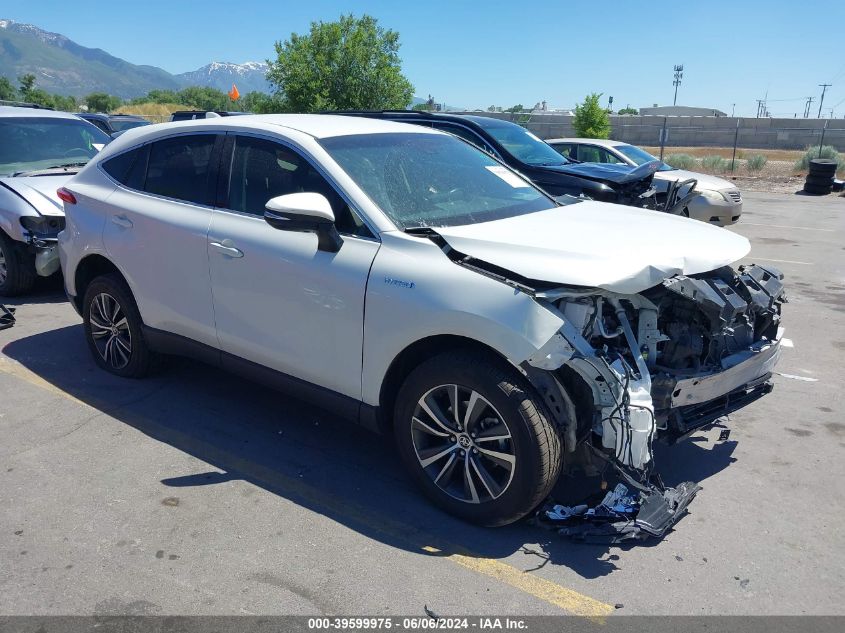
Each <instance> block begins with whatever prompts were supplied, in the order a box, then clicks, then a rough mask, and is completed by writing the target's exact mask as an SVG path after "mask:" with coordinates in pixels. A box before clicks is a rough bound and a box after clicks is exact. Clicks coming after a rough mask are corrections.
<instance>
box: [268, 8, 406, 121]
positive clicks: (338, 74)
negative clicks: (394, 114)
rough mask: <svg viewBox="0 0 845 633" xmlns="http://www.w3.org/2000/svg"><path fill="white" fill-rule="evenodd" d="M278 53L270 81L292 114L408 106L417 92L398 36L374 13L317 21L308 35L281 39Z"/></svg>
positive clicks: (313, 23) (277, 47) (273, 63)
mask: <svg viewBox="0 0 845 633" xmlns="http://www.w3.org/2000/svg"><path fill="white" fill-rule="evenodd" d="M276 56H277V57H276V61H270V62H269V64H270V69H269V70H268V71H267V80H268V81H269V82H270V83H271V84H272V85H273V87H274V89H275V91H276V95H277V96H278V97H279V98H280V99H281V101H282V103H283V107H284V108H285V110H287V111H288V112H315V111H319V110H344V109H375V110H380V109H391V108H405V107H406V106H407V105H408V104H409V103H410V102H411V97H412V96H413V86H412V85H411V82H409V81H408V80H407V79H406V78H405V76H404V75H403V74H402V65H401V60H400V58H399V34H398V33H396V32H395V31H391V30H385V29H383V28H382V27H380V26H379V25H378V20H376V19H375V18H373V17H371V16H369V15H364V16H362V17H361V18H356V17H355V16H353V15H352V14H349V15H343V16H341V17H340V19H339V20H338V21H337V22H312V23H311V31H310V33H309V34H308V35H297V34H296V33H292V34H291V36H290V39H288V40H286V41H284V42H276Z"/></svg>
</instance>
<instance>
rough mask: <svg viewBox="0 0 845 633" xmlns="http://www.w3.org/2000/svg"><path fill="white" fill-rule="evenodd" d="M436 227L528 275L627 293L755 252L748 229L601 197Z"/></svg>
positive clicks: (469, 250)
mask: <svg viewBox="0 0 845 633" xmlns="http://www.w3.org/2000/svg"><path fill="white" fill-rule="evenodd" d="M434 230H435V231H436V232H437V233H439V234H440V235H441V236H443V239H445V240H446V242H447V243H448V244H449V246H451V247H452V248H454V249H455V250H456V251H458V252H460V253H463V254H465V255H470V256H471V257H474V258H476V259H480V260H483V261H485V262H487V263H490V264H493V265H495V266H498V267H500V268H504V269H506V270H509V271H511V272H513V273H515V274H517V275H520V276H521V277H525V278H527V279H532V280H537V281H545V282H551V283H558V284H562V285H563V284H565V285H574V286H590V287H595V288H604V289H606V290H610V291H613V292H619V293H623V294H633V293H637V292H641V291H643V290H645V289H647V288H651V287H652V286H655V285H657V284H659V283H660V282H661V281H663V280H664V279H667V278H669V277H672V276H673V275H680V274H683V275H692V274H695V273H702V272H707V271H710V270H714V269H716V268H719V267H721V266H726V265H728V264H731V263H733V262H735V261H737V260H738V259H741V258H743V257H745V255H747V254H748V252H749V251H750V250H751V245H750V244H749V242H748V240H747V239H745V238H744V237H742V236H741V235H737V234H735V233H731V232H730V231H727V230H725V229H722V228H719V227H716V226H711V225H708V224H705V223H704V222H699V221H698V220H690V219H687V218H682V217H680V216H675V215H667V214H665V213H662V212H659V211H650V210H646V209H636V208H633V207H627V206H622V205H617V204H608V203H604V202H594V201H584V202H579V203H576V204H571V205H568V206H563V207H558V208H555V209H549V210H548V211H539V212H537V213H530V214H527V215H522V216H517V217H513V218H507V219H504V220H495V221H492V222H483V223H480V224H471V225H463V226H454V227H436V228H434Z"/></svg>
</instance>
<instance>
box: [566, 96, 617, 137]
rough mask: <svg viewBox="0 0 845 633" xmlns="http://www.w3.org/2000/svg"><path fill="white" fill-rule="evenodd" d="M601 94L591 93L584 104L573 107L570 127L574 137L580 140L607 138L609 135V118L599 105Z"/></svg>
mask: <svg viewBox="0 0 845 633" xmlns="http://www.w3.org/2000/svg"><path fill="white" fill-rule="evenodd" d="M600 98H601V94H598V93H595V92H594V93H592V94H590V95H587V96H586V97H585V98H584V103H579V104H578V105H576V106H575V116H574V117H573V119H572V127H573V128H574V129H575V136H579V137H582V138H607V137H608V136H609V135H610V117H608V116H607V111H606V110H605V109H604V108H603V107H601V105H600V104H599V99H600Z"/></svg>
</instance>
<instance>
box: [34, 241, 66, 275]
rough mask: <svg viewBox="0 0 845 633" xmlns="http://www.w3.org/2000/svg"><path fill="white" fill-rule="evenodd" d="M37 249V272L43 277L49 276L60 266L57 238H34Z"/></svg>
mask: <svg viewBox="0 0 845 633" xmlns="http://www.w3.org/2000/svg"><path fill="white" fill-rule="evenodd" d="M32 247H33V248H34V249H35V272H37V273H38V274H39V275H40V276H41V277H49V276H50V275H52V274H53V273H55V272H57V271H58V270H59V267H60V261H59V248H58V241H57V240H44V239H33V240H32Z"/></svg>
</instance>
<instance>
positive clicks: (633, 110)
mask: <svg viewBox="0 0 845 633" xmlns="http://www.w3.org/2000/svg"><path fill="white" fill-rule="evenodd" d="M639 113H640V112H639V110H637V109H636V108H622V109H621V110H620V111H619V112H617V113H616V114H639Z"/></svg>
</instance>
